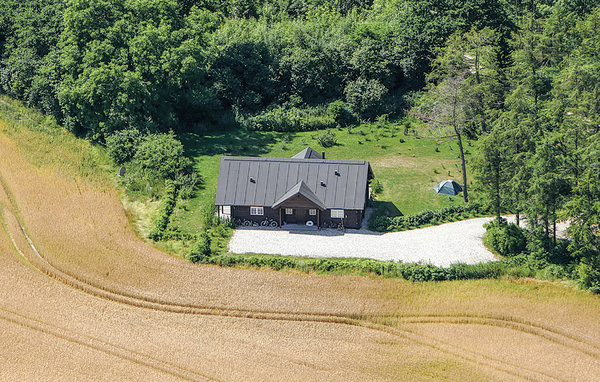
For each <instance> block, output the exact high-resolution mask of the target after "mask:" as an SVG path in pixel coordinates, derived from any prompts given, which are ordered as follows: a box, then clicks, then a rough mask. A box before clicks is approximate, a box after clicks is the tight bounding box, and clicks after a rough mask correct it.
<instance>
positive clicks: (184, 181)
mask: <svg viewBox="0 0 600 382" xmlns="http://www.w3.org/2000/svg"><path fill="white" fill-rule="evenodd" d="M175 182H176V183H177V185H178V187H179V197H180V198H181V199H190V198H192V197H193V196H194V192H195V191H196V188H198V186H200V185H201V184H202V178H201V177H200V175H198V173H196V172H192V173H191V174H184V173H178V174H177V175H176V177H175Z"/></svg>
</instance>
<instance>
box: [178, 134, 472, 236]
mask: <svg viewBox="0 0 600 382" xmlns="http://www.w3.org/2000/svg"><path fill="white" fill-rule="evenodd" d="M403 130H404V129H403V126H400V125H398V124H385V125H376V124H363V125H361V126H358V127H354V128H351V129H337V130H333V131H334V132H335V134H336V138H337V141H338V143H337V145H335V146H333V147H328V148H324V147H322V146H321V145H320V144H319V143H318V140H317V137H318V136H319V135H320V134H322V133H323V131H309V132H295V133H279V132H259V131H244V130H231V131H224V132H221V133H218V134H213V135H208V136H199V135H197V134H193V133H187V134H182V135H180V137H179V138H180V139H181V140H182V142H183V143H184V145H185V148H186V154H187V155H188V156H190V157H191V158H193V160H194V165H195V168H196V170H197V171H198V172H199V173H200V174H201V175H202V178H203V186H202V189H201V190H199V191H198V192H197V194H196V196H195V197H193V198H192V199H190V200H188V201H184V202H181V203H180V204H179V206H178V208H177V209H176V211H175V213H174V216H173V223H174V224H176V225H177V226H179V227H180V228H181V229H182V230H183V231H184V232H190V233H191V232H196V231H197V230H198V228H199V227H200V226H201V210H202V209H203V208H204V207H206V206H209V205H211V204H212V203H213V202H214V195H215V191H216V188H217V180H218V175H219V160H220V157H221V156H223V155H234V156H264V157H284V158H289V157H291V156H293V155H294V154H296V153H297V152H299V151H301V150H302V149H304V148H305V147H306V146H311V147H312V148H313V149H315V150H317V151H325V152H326V158H328V159H355V160H367V161H369V162H370V163H371V166H372V168H373V172H374V173H375V178H376V179H377V180H378V181H379V182H381V184H382V186H383V192H381V194H380V195H378V196H377V197H376V200H377V203H378V204H379V205H383V206H384V207H385V208H386V209H387V210H388V211H389V213H390V214H394V213H399V212H401V213H403V214H413V213H417V212H420V211H423V210H425V209H438V208H442V207H445V206H448V205H451V204H458V203H462V198H461V197H460V196H457V197H448V196H442V195H436V194H434V192H433V190H432V188H433V186H435V185H436V184H437V183H438V182H439V181H441V180H444V179H449V178H450V179H455V180H457V181H459V183H461V173H460V159H459V156H458V146H457V144H456V142H455V140H453V139H451V138H445V139H441V138H440V139H436V138H419V137H416V136H415V135H414V134H413V132H411V133H410V134H409V135H404V134H403ZM468 149H469V147H468V146H467V152H468Z"/></svg>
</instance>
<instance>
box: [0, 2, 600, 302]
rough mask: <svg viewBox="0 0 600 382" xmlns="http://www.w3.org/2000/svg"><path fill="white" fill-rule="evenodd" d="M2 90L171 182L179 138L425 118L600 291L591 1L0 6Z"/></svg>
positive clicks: (182, 164)
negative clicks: (565, 223) (471, 152)
mask: <svg viewBox="0 0 600 382" xmlns="http://www.w3.org/2000/svg"><path fill="white" fill-rule="evenodd" d="M0 89H1V92H3V93H5V94H8V95H10V96H12V97H14V98H18V99H21V100H23V101H24V102H25V103H26V104H28V105H29V106H31V107H35V108H37V109H39V110H41V111H43V112H44V113H46V114H49V115H52V116H53V117H55V118H56V120H57V121H59V122H60V123H61V124H62V125H63V126H65V127H66V128H68V129H69V130H71V131H72V132H74V133H75V134H77V135H79V136H84V137H87V138H89V139H91V140H93V141H95V142H97V143H99V144H103V145H104V144H105V145H107V147H108V149H109V152H110V153H112V156H113V158H114V159H115V161H116V162H119V163H122V162H126V161H129V160H132V158H137V160H138V162H139V163H140V166H141V167H142V168H146V169H147V170H148V171H155V172H157V174H158V173H160V174H159V175H160V176H162V177H166V178H175V177H177V176H178V174H179V173H180V172H181V171H184V170H185V168H186V166H187V165H188V163H187V162H186V160H185V158H181V159H178V158H180V157H181V156H182V153H183V148H182V146H181V144H180V143H179V142H178V141H177V138H176V136H177V134H178V133H180V132H183V131H192V132H196V133H198V134H207V133H210V132H211V131H215V130H222V129H256V130H275V131H299V130H312V129H314V130H316V129H326V128H335V127H344V126H352V125H354V124H358V123H360V122H361V121H368V120H375V119H378V118H380V119H382V118H383V119H386V120H387V119H389V120H394V119H399V118H405V117H406V116H409V117H410V118H418V119H420V120H422V121H424V122H426V123H427V124H429V125H430V126H432V128H434V130H436V131H439V134H440V136H442V135H448V134H449V135H452V136H455V137H456V138H457V139H458V143H459V146H460V147H462V146H461V145H462V142H463V141H464V140H469V141H475V142H476V148H477V152H476V155H475V157H473V158H472V159H471V162H470V163H469V164H468V166H464V167H463V171H462V173H463V175H464V177H465V180H464V185H465V186H467V184H469V185H471V184H472V185H473V186H474V188H475V191H477V195H478V196H479V198H481V199H482V200H483V201H484V202H486V203H487V204H489V206H490V208H491V209H492V210H493V211H494V212H495V213H497V214H498V215H499V214H500V213H501V212H513V213H517V214H518V215H517V216H518V217H519V218H521V217H526V221H527V232H526V236H527V252H528V253H529V254H530V258H531V259H534V261H537V262H539V263H540V264H542V265H543V264H549V263H557V262H563V263H565V264H572V267H571V272H572V273H573V274H576V275H577V277H578V278H579V280H580V283H581V285H582V286H584V287H586V288H591V289H593V290H595V291H600V256H599V255H598V253H599V252H598V251H599V239H600V232H599V231H598V229H599V228H598V227H599V224H600V0H572V1H566V0H565V1H553V0H527V1H518V0H497V1H496V0H494V1H492V0H372V1H371V0H273V1H269V0H230V1H227V0H200V1H195V0H179V1H174V0H125V1H121V0H35V1H33V0H5V1H3V2H2V3H0ZM382 116H383V117H382ZM170 132H172V133H170ZM461 153H462V149H461ZM160 155H164V156H169V155H171V157H170V158H169V160H168V161H167V160H157V159H156V158H160ZM462 159H463V165H465V163H464V162H465V159H464V156H463V158H462ZM467 167H468V168H470V169H473V170H474V174H473V179H474V181H473V182H471V180H470V179H469V180H467V175H469V177H470V176H471V174H470V173H469V174H467ZM465 188H466V187H465ZM468 196H469V194H468V190H467V189H465V192H464V197H465V201H466V200H467V199H468ZM567 219H568V220H570V221H571V228H570V235H571V237H572V240H571V241H570V242H565V241H561V240H557V238H556V235H555V224H556V221H557V220H567ZM495 229H496V230H499V233H498V236H499V237H504V238H505V239H506V240H505V241H510V240H512V236H511V235H512V234H511V232H513V229H512V228H511V229H504V230H503V228H502V225H501V224H500V225H499V226H498V227H496V228H495ZM502 240H504V239H502ZM517 241H518V240H517Z"/></svg>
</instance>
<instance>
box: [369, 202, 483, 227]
mask: <svg viewBox="0 0 600 382" xmlns="http://www.w3.org/2000/svg"><path fill="white" fill-rule="evenodd" d="M486 212H487V211H486V210H485V209H484V208H483V206H482V205H481V204H479V203H470V204H464V205H456V206H449V207H444V208H442V209H439V210H435V211H432V210H425V211H422V212H420V213H418V214H415V215H403V216H394V217H388V216H377V217H374V218H372V219H371V220H370V221H369V229H370V230H372V231H377V232H396V231H404V230H407V229H412V228H419V227H423V226H426V225H435V224H442V223H447V222H451V221H457V220H460V219H464V218H467V217H473V216H481V215H483V214H484V213H486Z"/></svg>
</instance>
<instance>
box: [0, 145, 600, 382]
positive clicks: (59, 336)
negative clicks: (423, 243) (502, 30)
mask: <svg viewBox="0 0 600 382" xmlns="http://www.w3.org/2000/svg"><path fill="white" fill-rule="evenodd" d="M0 158H2V159H1V161H0V185H1V187H0V209H1V211H2V214H1V216H0V222H2V230H0V338H2V341H3V345H4V346H3V347H2V348H1V349H0V363H1V364H2V365H3V368H2V369H1V370H0V380H13V379H19V380H65V379H66V380H122V379H134V380H171V379H172V380H178V379H184V380H185V379H187V380H206V379H208V380H212V379H216V380H240V379H243V380H373V379H380V380H399V379H410V380H419V379H449V380H457V379H460V380H482V379H493V380H510V379H524V378H530V379H533V380H572V379H575V378H580V379H584V380H586V379H587V380H594V379H598V378H599V377H600V337H599V336H600V335H599V334H598V333H600V330H598V329H600V324H599V322H598V320H597V317H599V313H600V302H599V301H598V299H597V298H596V297H595V296H587V295H583V294H581V293H575V292H571V291H569V290H567V289H565V288H561V287H559V286H553V285H547V284H535V283H534V282H530V283H525V284H515V285H514V287H513V286H511V284H510V283H508V282H499V281H485V280H484V281H478V282H469V283H466V282H465V283H444V284H417V285H415V284H410V283H407V282H403V281H398V280H385V279H369V278H363V277H346V276H344V277H336V276H316V275H301V274H292V273H284V272H270V271H259V270H241V269H226V268H218V267H208V266H195V265H192V264H190V263H187V262H185V261H182V260H180V259H176V258H173V257H169V256H167V255H165V254H163V253H161V252H159V251H157V250H156V249H154V248H152V247H151V246H149V245H147V244H145V243H143V242H142V241H140V240H139V239H138V238H137V237H136V236H135V234H134V233H133V232H132V230H131V229H130V227H129V225H128V222H127V219H126V217H125V214H124V212H123V210H122V207H121V205H120V203H119V199H118V197H117V195H116V193H115V192H114V191H112V190H100V189H97V188H94V187H91V186H89V185H86V184H83V183H82V182H81V181H79V180H77V179H65V178H63V177H60V176H56V175H55V174H53V173H52V172H50V171H47V170H43V169H37V168H34V167H32V166H30V165H29V164H27V162H26V161H25V160H24V159H23V157H22V156H21V154H20V153H19V151H18V149H17V148H16V146H15V145H14V144H13V143H12V142H11V141H10V140H9V139H7V138H6V137H4V136H2V135H1V134H0ZM502 283H505V284H507V285H508V286H505V285H504V284H502ZM473 284H475V285H477V287H476V288H473ZM498 285H500V288H498ZM520 285H521V286H520ZM562 289H564V293H563V291H562ZM557 290H558V292H557ZM474 291H477V292H476V293H475V292H474ZM532 291H533V292H532ZM561 293H563V294H561ZM531 354H535V355H536V356H532V355H531Z"/></svg>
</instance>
